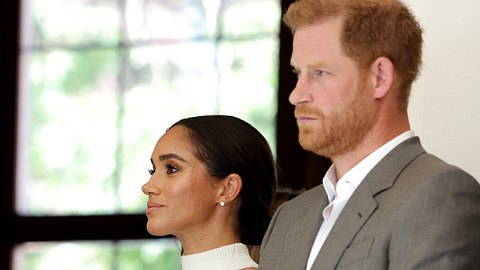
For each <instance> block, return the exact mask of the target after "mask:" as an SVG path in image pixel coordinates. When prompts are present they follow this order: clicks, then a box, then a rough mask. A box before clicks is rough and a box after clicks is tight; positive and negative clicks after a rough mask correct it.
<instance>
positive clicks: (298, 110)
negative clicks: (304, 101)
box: [294, 105, 325, 118]
mask: <svg viewBox="0 0 480 270" xmlns="http://www.w3.org/2000/svg"><path fill="white" fill-rule="evenodd" d="M294 113H295V117H298V116H306V115H308V116H316V117H317V118H325V114H323V113H322V112H321V111H320V110H318V109H317V108H312V107H308V106H306V105H297V106H295V112H294Z"/></svg>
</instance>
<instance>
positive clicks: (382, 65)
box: [370, 56, 395, 99]
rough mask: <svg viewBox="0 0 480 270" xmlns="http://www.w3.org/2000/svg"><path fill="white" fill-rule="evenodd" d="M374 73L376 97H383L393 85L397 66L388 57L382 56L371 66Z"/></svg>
mask: <svg viewBox="0 0 480 270" xmlns="http://www.w3.org/2000/svg"><path fill="white" fill-rule="evenodd" d="M370 71H371V74H372V75H373V81H374V90H375V98H377V99H379V98H383V97H385V95H386V94H387V93H388V91H389V90H390V89H391V87H392V85H393V80H394V77H395V68H394V66H393V63H392V61H390V59H388V58H387V57H384V56H380V57H378V58H377V59H375V61H373V64H372V65H371V66H370Z"/></svg>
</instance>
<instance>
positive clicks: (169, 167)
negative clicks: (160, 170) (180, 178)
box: [167, 165, 178, 174]
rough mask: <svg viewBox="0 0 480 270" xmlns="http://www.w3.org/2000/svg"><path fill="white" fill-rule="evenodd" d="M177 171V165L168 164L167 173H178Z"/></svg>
mask: <svg viewBox="0 0 480 270" xmlns="http://www.w3.org/2000/svg"><path fill="white" fill-rule="evenodd" d="M172 171H173V172H172ZM176 172H178V169H177V167H175V166H173V165H167V174H172V173H176Z"/></svg>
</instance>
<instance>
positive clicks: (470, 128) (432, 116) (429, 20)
mask: <svg viewBox="0 0 480 270" xmlns="http://www.w3.org/2000/svg"><path fill="white" fill-rule="evenodd" d="M405 3H407V4H408V5H410V7H411V8H412V10H413V11H414V13H415V14H416V16H417V17H418V19H419V20H420V22H421V24H422V26H423V28H424V32H425V36H424V40H425V47H424V66H423V70H422V75H421V77H420V79H419V80H418V81H417V82H416V84H415V85H414V89H413V91H412V97H411V103H410V108H409V112H410V119H411V125H412V128H413V130H414V131H415V133H416V134H417V135H419V136H420V137H421V140H422V142H423V145H424V147H425V148H426V149H427V150H428V151H429V152H431V153H433V154H436V155H437V156H439V157H440V158H442V159H444V160H445V161H447V162H449V163H452V164H455V165H457V166H459V167H461V168H463V169H464V170H466V171H467V172H469V173H470V174H472V175H473V176H474V177H475V178H476V179H477V180H478V181H479V182H480V2H477V1H472V0H457V1H453V2H452V1H447V0H405Z"/></svg>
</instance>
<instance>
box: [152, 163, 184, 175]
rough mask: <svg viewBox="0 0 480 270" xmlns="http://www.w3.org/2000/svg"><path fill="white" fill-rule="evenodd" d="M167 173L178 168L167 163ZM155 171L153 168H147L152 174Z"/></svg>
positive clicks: (173, 171)
mask: <svg viewBox="0 0 480 270" xmlns="http://www.w3.org/2000/svg"><path fill="white" fill-rule="evenodd" d="M166 168H167V170H166V171H167V174H172V173H176V172H178V168H177V167H175V166H173V165H167V166H166ZM154 173H155V170H154V169H148V174H150V175H153V174H154Z"/></svg>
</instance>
